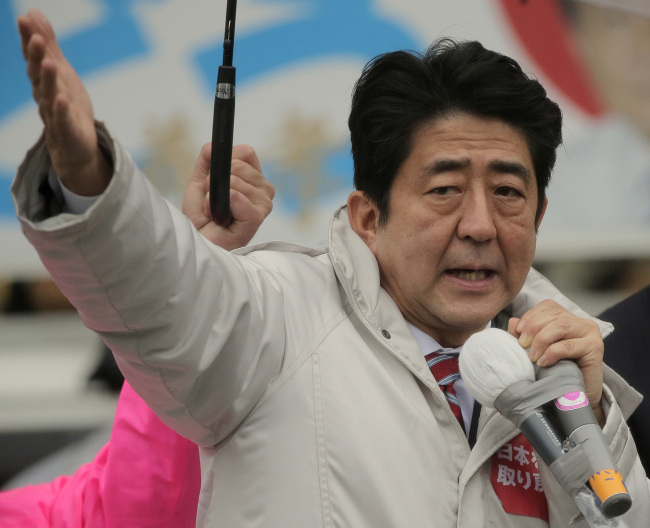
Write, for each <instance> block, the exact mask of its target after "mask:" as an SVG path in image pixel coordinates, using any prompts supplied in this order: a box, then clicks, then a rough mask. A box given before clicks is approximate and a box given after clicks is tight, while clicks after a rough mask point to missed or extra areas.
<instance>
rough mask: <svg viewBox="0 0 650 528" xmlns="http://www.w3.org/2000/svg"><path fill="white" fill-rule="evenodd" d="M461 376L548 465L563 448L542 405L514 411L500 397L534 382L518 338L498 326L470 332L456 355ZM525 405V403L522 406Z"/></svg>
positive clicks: (525, 387) (470, 390) (481, 400)
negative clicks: (511, 424)
mask: <svg viewBox="0 0 650 528" xmlns="http://www.w3.org/2000/svg"><path fill="white" fill-rule="evenodd" d="M458 366H459V370H460V376H461V378H462V379H463V381H464V382H465V386H466V387H467V389H468V390H469V392H470V393H471V394H472V395H473V396H474V398H476V400H477V401H478V402H479V403H481V404H482V405H483V406H484V407H491V408H495V409H497V410H498V411H499V412H500V413H501V414H503V415H504V416H505V417H506V418H508V419H509V420H510V421H512V422H513V423H514V424H515V426H516V427H517V428H518V429H519V430H520V431H521V432H522V433H523V434H524V436H525V437H526V438H527V439H528V441H529V442H530V443H531V445H532V446H533V449H535V451H537V454H538V455H539V456H540V458H541V459H542V460H543V461H544V463H545V464H546V465H547V466H549V467H550V466H551V465H552V464H553V462H555V461H556V460H558V459H559V458H560V457H561V456H562V455H564V453H565V451H564V449H563V442H562V440H561V438H560V434H559V433H558V432H557V430H556V429H555V427H554V426H553V424H552V422H551V420H550V419H549V417H548V416H547V414H546V412H545V411H544V410H543V409H542V407H541V406H532V407H529V408H524V409H521V410H517V412H516V413H513V412H512V411H511V410H510V409H507V408H505V407H506V406H505V405H503V404H502V402H504V401H506V402H507V398H500V397H501V396H502V395H504V396H505V395H507V394H508V392H507V391H508V389H510V392H515V393H519V392H521V391H525V390H526V389H527V388H528V387H529V386H530V385H531V384H532V383H533V382H534V381H535V367H533V364H532V363H531V361H530V359H528V356H527V355H526V353H525V352H524V350H523V349H522V348H521V346H520V345H519V343H518V342H517V338H515V337H514V336H511V335H510V334H508V333H507V332H504V331H503V330H499V329H498V328H487V329H485V330H483V331H482V332H478V333H476V334H474V335H472V336H471V337H470V338H469V339H468V340H467V341H466V342H465V344H464V345H463V348H462V350H461V353H460V356H459V358H458ZM524 407H525V406H524Z"/></svg>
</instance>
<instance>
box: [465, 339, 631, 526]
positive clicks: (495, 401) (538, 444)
mask: <svg viewBox="0 0 650 528" xmlns="http://www.w3.org/2000/svg"><path fill="white" fill-rule="evenodd" d="M459 365H460V372H461V376H462V378H463V380H464V381H465V384H466V386H467V388H468V389H469V391H470V392H471V393H472V394H473V395H474V397H475V398H476V399H477V400H478V401H479V402H480V403H481V404H483V405H484V406H487V407H493V408H496V409H497V410H498V411H499V412H500V413H501V414H503V415H504V416H505V417H506V418H508V419H509V420H510V421H511V422H513V424H514V425H515V426H516V427H517V428H518V429H519V430H520V431H521V432H522V433H524V435H525V436H526V438H528V440H529V442H530V443H531V445H532V446H533V448H534V449H535V450H536V451H537V453H538V455H539V456H540V458H541V459H542V460H543V461H544V462H545V463H546V465H547V466H549V468H550V470H551V472H552V473H553V474H554V476H555V477H556V479H557V480H558V482H559V483H560V484H561V485H562V487H563V488H564V489H565V491H567V493H569V495H571V496H572V497H575V496H576V494H577V493H578V492H579V491H580V490H581V489H582V488H584V483H585V482H586V481H587V480H588V479H589V480H590V482H592V481H593V482H594V483H595V485H596V488H597V489H594V492H595V493H597V494H598V498H599V499H600V502H601V511H602V514H603V515H605V516H606V517H615V516H618V515H622V514H623V513H625V512H626V511H627V510H628V509H629V507H630V506H631V498H630V496H629V494H627V491H626V490H625V487H624V484H623V482H622V478H621V479H618V478H614V479H613V480H612V481H616V482H617V485H616V486H614V487H613V488H610V487H608V486H607V485H606V486H604V487H603V488H599V487H598V485H599V484H600V482H601V480H603V479H601V478H600V475H599V474H601V473H602V474H603V475H607V477H606V478H609V477H610V476H612V475H619V476H620V473H618V471H617V470H616V467H615V465H614V463H613V461H612V459H611V455H610V454H609V449H608V446H607V444H606V442H605V440H604V438H603V437H602V432H601V431H600V427H599V426H598V425H597V422H596V420H595V418H593V419H592V418H589V417H588V418H586V419H585V418H584V412H581V413H580V418H578V417H577V416H576V415H572V416H573V419H572V421H571V422H567V421H565V422H563V427H564V426H565V425H569V424H572V425H569V427H570V428H571V429H572V430H571V431H568V432H566V433H565V434H561V433H559V432H558V430H557V429H556V428H555V426H554V425H553V423H552V421H551V420H550V419H549V416H548V415H547V413H546V412H545V410H544V408H543V406H544V405H545V404H546V403H547V402H548V401H550V400H551V399H553V398H559V397H561V396H563V395H567V394H569V393H572V392H577V391H576V390H575V389H576V384H575V383H576V379H575V370H573V369H572V368H571V367H569V369H571V372H572V374H571V375H564V374H563V375H562V376H559V375H558V373H557V371H554V370H550V371H549V370H547V371H543V372H542V375H541V377H542V379H540V380H538V381H535V372H534V367H533V365H532V363H531V362H530V360H529V358H528V356H527V354H526V352H525V351H524V350H523V349H522V347H521V346H520V345H519V343H518V341H517V339H516V338H515V337H513V336H511V335H510V334H508V333H507V332H504V331H502V330H498V329H487V330H484V331H482V332H479V333H477V334H474V335H473V336H472V337H470V338H469V339H468V340H467V342H466V343H465V345H464V346H463V350H462V352H461V354H460V361H459ZM574 366H575V365H574ZM562 368H563V369H565V368H566V367H562ZM540 370H541V369H540ZM576 370H577V374H578V375H579V376H580V378H582V375H581V373H580V371H579V369H577V367H576ZM586 407H587V408H588V410H589V412H591V407H590V406H589V405H587V406H586ZM583 408H584V407H583ZM592 416H593V413H592ZM583 422H584V423H583ZM594 423H595V424H596V427H597V429H598V431H595V430H594V429H593V427H587V428H586V429H585V427H586V426H588V425H589V424H591V425H592V426H593V425H594ZM574 425H575V427H574ZM571 435H573V438H575V439H576V440H578V441H579V442H580V444H578V443H577V442H576V445H575V447H574V446H571V445H568V444H565V442H564V439H565V437H567V436H571ZM606 472H610V473H609V474H608V473H606ZM612 481H609V480H606V483H607V484H609V483H611V482H612ZM592 489H593V488H592ZM592 513H593V512H592ZM601 525H603V524H601Z"/></svg>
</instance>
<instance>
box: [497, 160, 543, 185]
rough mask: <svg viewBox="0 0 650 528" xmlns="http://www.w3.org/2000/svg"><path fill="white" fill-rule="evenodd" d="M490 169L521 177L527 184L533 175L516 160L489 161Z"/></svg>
mask: <svg viewBox="0 0 650 528" xmlns="http://www.w3.org/2000/svg"><path fill="white" fill-rule="evenodd" d="M490 169H491V170H493V171H495V172H502V173H504V174H512V175H514V176H517V177H519V178H521V179H522V180H523V181H524V183H526V184H529V183H530V182H531V181H532V179H533V175H532V174H531V172H530V170H529V169H528V168H527V167H526V166H525V165H522V164H521V163H519V162H517V161H504V160H495V161H492V162H490Z"/></svg>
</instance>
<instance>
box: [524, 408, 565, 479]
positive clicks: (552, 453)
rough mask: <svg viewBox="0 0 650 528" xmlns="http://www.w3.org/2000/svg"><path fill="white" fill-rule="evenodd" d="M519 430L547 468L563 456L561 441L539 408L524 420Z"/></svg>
mask: <svg viewBox="0 0 650 528" xmlns="http://www.w3.org/2000/svg"><path fill="white" fill-rule="evenodd" d="M519 430H520V431H521V432H522V433H523V434H524V436H525V437H526V438H527V439H528V441H529V442H530V445H532V446H533V449H534V450H535V451H537V454H538V455H539V457H540V458H541V459H542V460H543V461H544V463H545V464H546V465H547V466H550V465H551V464H552V463H553V462H555V461H556V460H557V459H558V458H560V457H561V456H562V455H563V454H564V449H563V445H562V444H563V443H562V439H561V438H560V435H559V434H558V432H557V431H556V429H555V427H554V426H553V424H552V423H551V421H550V420H549V419H548V416H547V415H546V413H545V412H544V411H543V410H542V409H541V408H538V409H536V410H535V411H534V412H533V413H532V414H531V415H530V416H528V417H527V418H525V419H524V421H523V422H521V424H520V425H519Z"/></svg>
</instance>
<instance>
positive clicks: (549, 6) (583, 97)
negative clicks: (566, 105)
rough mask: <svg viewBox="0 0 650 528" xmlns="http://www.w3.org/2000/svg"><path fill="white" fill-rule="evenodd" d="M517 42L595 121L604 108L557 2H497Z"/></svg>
mask: <svg viewBox="0 0 650 528" xmlns="http://www.w3.org/2000/svg"><path fill="white" fill-rule="evenodd" d="M497 1H498V2H499V3H500V4H501V6H502V8H503V11H504V13H505V14H506V17H507V18H508V21H509V22H510V25H511V27H512V29H513V30H514V32H515V34H516V35H517V38H518V39H519V41H520V43H521V44H522V46H523V47H524V49H525V50H526V51H527V52H528V53H529V54H530V56H531V57H532V59H533V60H534V61H535V63H536V64H537V65H538V67H539V68H540V69H541V70H542V71H543V72H544V74H545V75H546V76H547V77H548V78H549V80H550V81H551V82H552V83H554V84H555V85H556V86H557V87H558V88H559V90H560V91H562V93H564V95H565V96H566V97H567V98H568V99H570V100H571V101H572V102H573V103H574V104H575V105H576V106H578V107H579V108H581V109H582V110H583V111H584V112H586V113H587V114H589V115H590V116H593V117H598V116H600V115H602V114H603V113H604V106H603V103H602V101H601V100H600V98H599V97H598V95H597V93H596V92H595V91H594V89H593V86H592V83H591V81H590V79H589V76H588V75H587V72H586V70H585V68H584V66H583V64H582V59H581V58H580V54H579V51H578V49H577V47H576V45H575V42H574V40H573V37H572V36H571V30H570V27H569V24H568V22H567V21H566V19H565V17H564V14H563V13H562V8H561V7H560V5H559V4H558V1H557V0H497Z"/></svg>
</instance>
